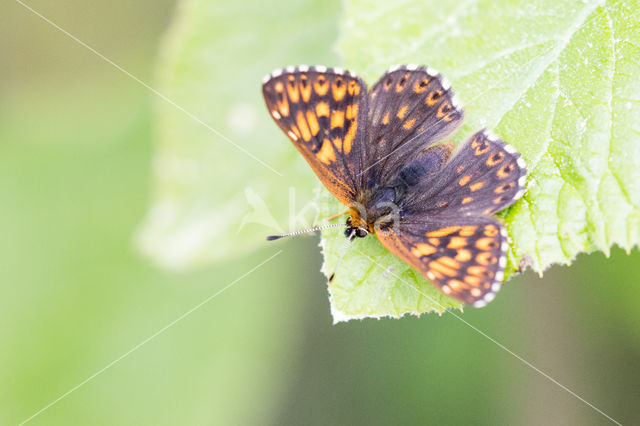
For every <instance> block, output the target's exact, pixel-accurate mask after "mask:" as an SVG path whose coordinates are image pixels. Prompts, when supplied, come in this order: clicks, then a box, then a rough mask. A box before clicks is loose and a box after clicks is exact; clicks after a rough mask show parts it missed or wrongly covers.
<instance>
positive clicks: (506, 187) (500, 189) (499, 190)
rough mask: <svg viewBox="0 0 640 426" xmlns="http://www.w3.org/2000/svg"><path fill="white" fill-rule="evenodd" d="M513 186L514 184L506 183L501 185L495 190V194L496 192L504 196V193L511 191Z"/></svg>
mask: <svg viewBox="0 0 640 426" xmlns="http://www.w3.org/2000/svg"><path fill="white" fill-rule="evenodd" d="M512 185H513V183H512V182H509V183H505V184H504V185H501V186H499V187H497V188H496V189H495V190H494V192H495V193H496V194H503V193H505V192H507V191H508V190H510V189H511V187H512Z"/></svg>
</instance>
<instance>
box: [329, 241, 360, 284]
mask: <svg viewBox="0 0 640 426" xmlns="http://www.w3.org/2000/svg"><path fill="white" fill-rule="evenodd" d="M355 238H356V230H355V229H354V230H353V231H351V234H349V236H348V237H347V241H346V242H345V243H344V246H342V252H341V253H340V257H339V258H338V262H337V263H336V266H335V267H334V268H333V272H332V273H331V275H330V276H329V284H331V281H333V278H334V277H335V276H336V271H337V270H338V266H340V262H342V259H343V258H344V255H345V254H347V250H348V249H349V247H351V242H352V241H353V240H354V239H355Z"/></svg>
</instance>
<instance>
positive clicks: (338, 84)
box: [331, 77, 347, 102]
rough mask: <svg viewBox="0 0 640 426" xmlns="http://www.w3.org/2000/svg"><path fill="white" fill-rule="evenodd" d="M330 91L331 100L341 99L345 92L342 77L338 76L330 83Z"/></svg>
mask: <svg viewBox="0 0 640 426" xmlns="http://www.w3.org/2000/svg"><path fill="white" fill-rule="evenodd" d="M331 93H332V94H333V100H334V101H336V102H338V101H341V100H342V98H344V95H346V94H347V85H346V84H345V83H344V80H343V79H342V78H340V77H338V78H336V79H335V81H334V82H333V84H332V85H331Z"/></svg>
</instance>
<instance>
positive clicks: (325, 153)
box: [316, 139, 336, 164]
mask: <svg viewBox="0 0 640 426" xmlns="http://www.w3.org/2000/svg"><path fill="white" fill-rule="evenodd" d="M316 155H317V157H318V160H320V161H321V162H323V163H324V164H330V163H331V162H332V161H335V160H336V153H335V151H334V149H333V145H332V144H331V141H330V140H329V139H325V140H324V141H323V142H322V148H320V151H319V152H318V154H316Z"/></svg>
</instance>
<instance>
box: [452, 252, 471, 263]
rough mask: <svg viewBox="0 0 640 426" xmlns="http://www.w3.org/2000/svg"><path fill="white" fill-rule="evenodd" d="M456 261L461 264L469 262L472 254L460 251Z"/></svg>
mask: <svg viewBox="0 0 640 426" xmlns="http://www.w3.org/2000/svg"><path fill="white" fill-rule="evenodd" d="M456 260H458V261H460V262H468V261H469V260H471V252H470V251H469V250H464V249H461V250H458V253H457V254H456Z"/></svg>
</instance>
